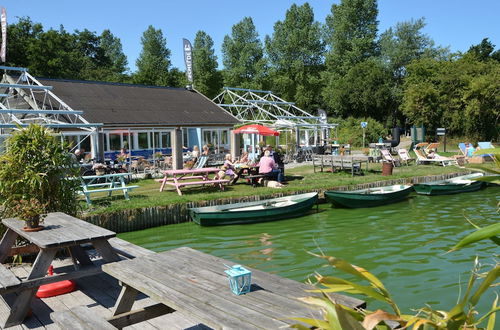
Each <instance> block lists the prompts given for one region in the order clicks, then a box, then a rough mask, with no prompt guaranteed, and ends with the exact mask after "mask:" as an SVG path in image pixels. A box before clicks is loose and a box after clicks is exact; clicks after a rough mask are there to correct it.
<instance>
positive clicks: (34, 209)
mask: <svg viewBox="0 0 500 330" xmlns="http://www.w3.org/2000/svg"><path fill="white" fill-rule="evenodd" d="M13 204H14V206H13V207H12V214H13V215H14V216H16V217H17V218H18V219H19V220H22V221H24V222H25V223H26V226H25V227H24V228H23V230H24V231H39V230H42V229H43V228H44V227H43V226H41V225H40V223H42V222H43V219H44V218H45V216H46V214H45V212H46V207H47V205H46V204H42V203H41V202H40V201H39V200H38V199H36V198H30V199H20V200H17V201H15V202H14V203H13Z"/></svg>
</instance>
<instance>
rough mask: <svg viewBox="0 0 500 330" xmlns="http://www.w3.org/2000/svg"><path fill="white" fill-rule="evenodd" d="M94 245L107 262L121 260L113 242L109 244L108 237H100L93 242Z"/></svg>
mask: <svg viewBox="0 0 500 330" xmlns="http://www.w3.org/2000/svg"><path fill="white" fill-rule="evenodd" d="M92 245H93V246H94V247H95V248H96V250H97V252H99V253H100V254H101V256H102V258H103V259H104V260H105V261H106V262H113V261H120V257H119V256H118V254H117V253H116V252H115V250H114V249H113V247H112V246H111V244H109V242H108V240H107V239H98V240H95V241H93V242H92Z"/></svg>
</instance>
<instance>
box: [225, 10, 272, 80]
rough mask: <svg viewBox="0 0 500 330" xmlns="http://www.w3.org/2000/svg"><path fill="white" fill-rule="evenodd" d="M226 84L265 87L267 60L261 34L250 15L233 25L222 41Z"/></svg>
mask: <svg viewBox="0 0 500 330" xmlns="http://www.w3.org/2000/svg"><path fill="white" fill-rule="evenodd" d="M222 63H223V64H224V71H223V77H224V84H225V85H226V86H231V87H240V88H257V89H258V88H265V84H266V83H265V79H266V76H267V75H266V60H265V59H264V51H263V47H262V42H261V41H260V39H259V34H258V33H257V31H256V29H255V25H254V24H253V21H252V19H251V18H250V17H245V18H243V19H242V20H241V21H240V22H238V23H236V24H235V25H233V27H232V29H231V35H226V36H225V37H224V42H223V43H222Z"/></svg>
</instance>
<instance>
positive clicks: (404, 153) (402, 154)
mask: <svg viewBox="0 0 500 330" xmlns="http://www.w3.org/2000/svg"><path fill="white" fill-rule="evenodd" d="M398 155H399V158H400V159H401V161H403V162H405V164H406V166H408V165H409V163H411V162H412V161H414V160H415V158H411V157H410V154H409V153H408V150H406V149H404V148H401V149H398Z"/></svg>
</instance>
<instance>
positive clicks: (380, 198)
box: [325, 184, 413, 208]
mask: <svg viewBox="0 0 500 330" xmlns="http://www.w3.org/2000/svg"><path fill="white" fill-rule="evenodd" d="M412 191H413V187H412V186H410V185H399V184H398V185H393V186H385V187H375V188H368V189H361V190H351V191H332V190H330V191H327V192H325V196H326V198H327V199H328V200H330V201H331V202H332V203H333V204H335V205H338V206H343V207H349V208H358V207H372V206H379V205H385V204H390V203H395V202H399V201H401V200H403V199H405V198H406V197H407V196H408V195H409V194H410V193H411V192H412Z"/></svg>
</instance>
